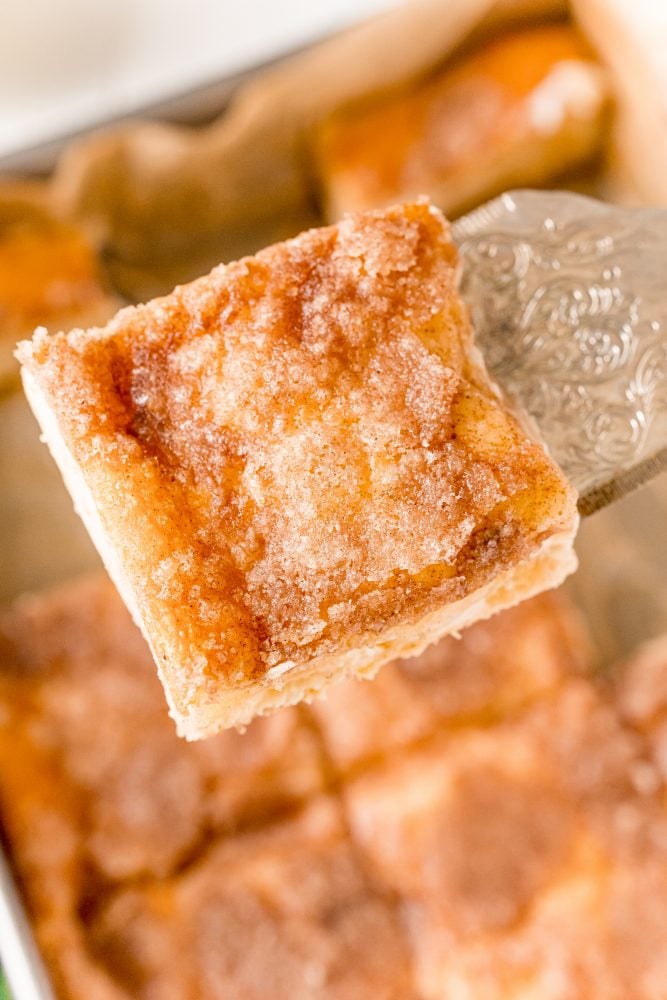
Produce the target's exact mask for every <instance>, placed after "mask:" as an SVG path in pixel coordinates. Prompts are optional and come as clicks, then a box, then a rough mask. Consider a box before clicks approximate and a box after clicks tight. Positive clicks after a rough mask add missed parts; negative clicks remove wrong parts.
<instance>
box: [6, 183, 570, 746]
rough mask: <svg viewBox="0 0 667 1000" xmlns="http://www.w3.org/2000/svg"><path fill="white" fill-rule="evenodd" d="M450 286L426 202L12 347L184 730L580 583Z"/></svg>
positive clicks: (299, 694) (566, 505) (549, 489)
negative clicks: (565, 583) (98, 324)
mask: <svg viewBox="0 0 667 1000" xmlns="http://www.w3.org/2000/svg"><path fill="white" fill-rule="evenodd" d="M456 286H457V255H456V250H455V248H454V246H453V244H452V242H451V240H450V236H449V230H448V227H447V224H446V222H445V220H444V219H443V217H442V216H441V215H440V213H439V212H437V211H436V210H435V209H434V208H432V207H431V206H430V205H429V204H428V203H427V202H425V201H420V202H417V203H414V204H407V205H404V206H400V207H395V208H391V209H388V210H386V211H384V212H377V213H368V214H359V215H356V216H350V217H347V218H346V219H345V220H344V221H343V222H341V223H340V225H338V226H333V227H330V228H324V229H318V230H311V231H309V232H307V233H304V234H302V235H301V236H299V237H297V238H296V239H294V240H290V241H288V242H286V243H283V244H277V245H275V246H273V247H270V248H269V249H267V250H264V251H261V252H260V253H259V254H257V256H256V257H253V258H246V259H244V260H241V261H240V262H238V263H235V264H230V265H227V266H222V267H219V268H217V269H216V270H214V271H213V272H212V273H211V274H210V275H208V276H207V277H205V278H202V279H200V280H198V281H195V282H193V283H192V284H190V285H186V286H184V287H182V288H179V289H176V291H175V292H174V293H173V294H172V295H171V296H169V297H167V298H164V299H157V300H155V301H153V302H152V303H149V304H148V305H145V306H139V307H137V308H132V309H126V310H124V311H122V312H121V313H120V314H119V315H118V316H117V317H116V319H114V320H113V321H112V322H111V323H109V325H108V326H106V327H105V328H102V329H92V330H88V331H82V330H75V331H73V332H71V333H60V334H56V335H55V336H48V335H47V334H46V333H45V332H43V331H42V332H38V333H37V334H36V335H35V337H34V339H33V341H32V342H25V343H23V344H22V345H21V346H20V350H19V357H20V360H21V362H22V365H23V378H24V385H25V389H26V392H27V395H28V398H29V400H30V402H31V404H32V407H33V410H34V412H35V414H36V415H37V418H38V420H39V421H40V423H41V426H42V430H43V432H44V434H45V436H46V439H47V441H48V443H49V446H50V448H51V451H52V453H53V456H54V458H55V459H56V461H57V462H58V464H59V465H60V468H61V470H62V472H63V474H64V477H65V480H66V482H67V483H68V486H69V489H70V491H71V493H72V496H73V498H74V501H75V504H76V505H77V508H78V510H79V512H80V513H81V515H82V516H83V518H84V520H85V521H86V523H87V525H88V528H89V531H90V533H91V535H92V537H93V540H94V541H95V543H96V544H97V547H98V549H99V551H100V553H101V554H102V557H103V559H104V561H105V563H106V566H107V568H108V570H109V572H110V574H111V576H112V578H113V579H114V581H115V583H116V585H117V586H118V588H119V590H120V592H121V594H122V596H123V598H124V600H125V602H126V603H127V605H128V607H129V608H130V610H131V611H132V613H133V616H134V618H135V620H136V621H137V623H138V624H139V625H140V627H141V628H142V631H143V633H144V635H145V636H146V638H147V639H148V641H149V644H150V646H151V648H152V651H153V655H154V657H155V660H156V663H157V665H158V670H159V673H160V676H161V678H162V681H163V683H164V686H165V689H166V693H167V697H168V700H169V703H170V706H171V712H172V714H173V716H174V718H175V719H176V721H177V724H178V728H179V731H180V733H181V734H183V735H185V736H187V737H188V738H198V737H202V736H208V735H210V734H211V733H214V732H215V731H217V730H219V729H221V728H223V727H227V726H240V725H244V724H245V723H247V722H248V721H249V720H250V719H251V718H253V716H255V715H256V714H258V713H264V712H267V711H269V710H271V709H274V708H277V707H279V706H280V705H287V704H291V703H294V702H297V701H300V700H301V699H303V698H310V697H311V696H313V695H315V694H316V693H317V692H319V691H320V690H322V689H323V688H324V687H326V686H327V685H328V684H329V683H330V682H331V681H333V680H336V679H340V678H342V677H344V676H347V675H352V674H356V675H359V676H365V677H369V676H372V675H373V674H374V673H375V672H376V671H377V669H378V667H380V666H381V665H382V664H383V663H385V662H388V661H390V660H392V659H395V658H396V657H403V656H409V655H414V654H417V653H419V652H421V651H422V650H423V649H424V648H425V647H426V646H427V645H428V644H429V643H430V642H433V641H434V640H435V639H438V638H440V636H442V635H444V634H446V633H451V632H455V631H458V630H459V629H461V628H464V627H465V626H466V625H468V624H470V623H471V622H473V621H475V620H477V619H479V618H484V617H488V616H489V615H491V614H492V613H494V612H495V611H498V610H500V609H501V608H503V607H506V606H508V605H511V604H515V603H517V602H518V601H520V600H522V599H524V598H526V597H528V596H530V595H532V594H533V593H535V592H537V591H539V590H543V589H545V588H548V587H551V586H555V585H556V584H558V583H560V581H561V580H562V579H563V577H564V576H565V575H566V574H567V573H569V572H570V571H571V570H572V569H573V568H574V565H575V557H574V555H573V550H572V540H573V536H574V534H575V531H576V527H577V523H578V519H577V512H576V502H575V495H574V492H573V490H572V489H571V488H570V486H569V485H568V484H567V482H566V481H565V480H564V478H563V476H562V474H561V473H560V471H559V470H558V468H557V467H556V466H555V465H554V463H553V462H552V461H551V460H550V459H549V457H548V456H547V455H546V453H545V451H544V449H543V447H542V446H541V445H540V444H539V443H537V442H536V441H535V440H534V439H533V438H532V437H531V435H530V433H529V432H528V431H527V430H526V429H525V428H524V427H523V426H522V425H521V423H520V422H519V420H518V419H517V418H516V417H515V416H513V415H512V413H511V412H510V410H509V408H508V406H507V405H506V404H505V403H504V402H503V401H502V400H501V398H500V396H499V395H498V393H497V391H496V390H495V389H494V387H493V386H492V385H491V384H490V382H489V379H488V376H487V375H486V372H485V370H484V366H483V363H482V360H481V357H480V355H479V354H478V352H477V351H476V350H475V348H474V345H473V340H472V332H471V329H470V325H469V321H468V317H467V313H466V310H465V308H464V306H463V304H462V303H461V300H460V299H459V296H458V293H457V287H456Z"/></svg>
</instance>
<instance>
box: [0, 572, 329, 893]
mask: <svg viewBox="0 0 667 1000" xmlns="http://www.w3.org/2000/svg"><path fill="white" fill-rule="evenodd" d="M0 668H1V672H0V699H1V700H0V703H1V705H2V736H1V738H0V788H1V789H2V790H1V792H0V798H1V799H2V802H3V816H4V819H5V823H6V828H7V832H8V834H9V835H10V836H11V837H16V840H17V843H19V844H20V843H23V855H22V856H23V857H25V858H30V857H33V856H37V855H39V851H38V844H39V842H40V841H42V840H43V847H42V854H41V857H40V858H39V862H40V864H50V863H51V859H49V857H48V855H49V851H50V849H51V848H52V850H53V853H54V858H56V856H57V855H58V852H59V851H60V850H61V847H62V845H61V844H58V843H52V842H51V838H49V837H45V838H43V833H44V830H45V829H48V827H49V826H55V825H57V823H58V822H61V823H62V824H64V825H65V826H66V825H67V824H68V823H74V824H75V825H76V824H78V825H79V829H78V831H77V832H76V838H78V839H79V840H80V843H78V844H76V845H74V844H73V850H74V855H76V856H75V857H73V863H74V864H75V866H78V868H79V869H80V870H79V871H78V875H80V874H81V872H82V871H83V869H84V868H85V866H86V865H89V866H92V867H93V869H94V870H95V872H96V873H97V874H96V877H97V878H99V879H102V880H106V879H126V878H137V877H140V876H145V875H155V876H161V875H166V874H168V873H169V872H171V871H172V870H173V869H174V867H175V866H177V865H178V864H179V863H180V862H181V861H182V860H183V859H184V858H186V857H187V856H188V855H189V854H190V853H191V852H192V851H193V850H195V849H197V848H198V847H199V846H200V845H201V843H202V842H203V841H205V840H206V838H207V837H208V836H209V835H210V833H211V831H214V830H235V829H238V828H245V827H247V826H249V825H253V824H256V823H258V822H260V821H265V820H266V818H267V816H273V815H279V814H280V813H281V812H283V811H285V809H287V808H289V807H290V806H293V804H294V803H295V802H299V801H301V800H302V799H304V798H305V797H306V796H308V795H310V794H312V793H313V792H316V791H318V790H319V789H320V788H321V787H322V783H323V775H322V769H321V765H320V752H319V745H318V743H317V742H316V741H315V738H314V736H313V734H312V730H311V727H310V726H309V725H308V724H307V723H306V722H305V721H304V720H303V719H302V717H301V716H300V715H299V713H298V710H294V711H292V710H287V711H285V712H281V713H280V714H279V715H275V716H272V717H271V718H267V719H258V720H257V721H256V722H255V723H254V724H253V725H252V726H251V727H250V728H249V729H248V731H247V732H246V733H245V735H242V734H241V733H238V732H235V731H231V732H227V733H223V734H221V735H220V736H218V737H216V738H215V739H213V740H210V741H209V742H207V743H205V744H195V745H189V744H187V743H186V742H184V741H183V740H179V739H178V737H177V736H176V735H175V733H174V728H173V724H172V723H171V721H170V719H169V716H168V714H167V709H166V706H165V704H164V698H163V696H162V691H161V689H160V684H159V682H158V679H157V677H156V676H155V667H154V665H153V662H152V659H151V656H150V653H149V651H148V648H147V646H146V643H145V642H144V640H143V639H142V637H141V635H140V633H139V631H138V629H137V628H136V626H134V625H133V624H132V622H131V619H130V616H129V614H128V612H127V610H126V609H125V607H124V606H123V603H122V601H121V600H120V598H119V597H118V594H117V592H116V590H115V588H114V587H113V585H112V584H111V583H110V582H109V581H108V580H107V579H106V577H101V576H100V577H99V578H91V579H84V580H82V581H81V582H77V583H73V584H68V585H65V586H63V587H62V588H61V589H59V590H58V591H55V592H53V593H52V594H50V595H48V596H46V597H43V598H42V597H26V598H24V599H21V600H19V601H18V603H17V604H16V606H15V608H14V609H13V610H12V612H11V613H8V614H5V615H4V617H3V618H2V620H0ZM33 768H34V770H35V782H36V783H32V782H26V781H25V775H26V771H28V770H32V769H33ZM43 796H44V799H43V801H41V799H42V797H43ZM68 810H69V812H68ZM60 812H62V813H63V814H66V815H63V816H62V817H61V819H60V820H57V819H54V817H57V816H58V813H60ZM40 817H41V818H40ZM74 837H75V834H74V833H73V832H70V834H69V835H68V836H67V838H66V841H67V842H68V843H70V842H72V843H73V838H74ZM58 863H59V862H58Z"/></svg>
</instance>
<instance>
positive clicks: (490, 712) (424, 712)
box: [309, 591, 593, 776]
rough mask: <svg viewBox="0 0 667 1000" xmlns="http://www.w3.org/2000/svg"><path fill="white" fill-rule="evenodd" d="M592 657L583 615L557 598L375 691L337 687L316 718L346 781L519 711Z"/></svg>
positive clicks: (406, 664)
mask: <svg viewBox="0 0 667 1000" xmlns="http://www.w3.org/2000/svg"><path fill="white" fill-rule="evenodd" d="M592 659H593V651H592V648H591V644H590V640H589V638H588V634H587V631H586V629H585V627H584V624H583V622H582V621H581V620H580V617H579V614H578V613H577V610H576V609H575V608H574V607H573V606H572V605H571V604H570V602H569V601H567V600H566V599H565V596H564V595H563V594H562V593H561V592H560V591H551V592H549V593H546V594H539V595H538V596H537V597H532V598H530V600H528V601H523V602H522V603H521V604H519V605H517V607H514V608H508V609H507V610H506V611H503V612H502V614H499V615H494V617H493V618H490V619H489V620H488V621H484V622H477V624H475V625H471V626H470V628H467V629H466V630H465V631H464V632H463V634H462V635H461V637H460V638H459V639H455V638H453V637H452V636H448V637H446V638H444V639H441V640H440V642H437V643H435V644H434V645H432V646H429V647H428V648H427V649H425V650H424V652H423V653H422V654H421V655H420V656H416V657H414V658H412V659H407V660H397V661H396V662H395V663H390V664H387V666H385V667H384V668H383V669H382V670H381V671H380V673H379V674H378V676H377V677H376V679H375V681H374V682H373V684H364V683H363V682H362V681H358V680H355V679H353V680H348V681H343V682H342V683H340V684H334V685H332V686H331V687H330V688H329V690H328V691H327V693H326V696H325V697H323V698H320V699H318V700H317V701H315V702H313V704H312V705H311V706H310V709H309V711H310V712H311V713H312V714H313V715H314V717H315V719H316V720H317V724H318V726H319V728H320V731H321V733H322V738H323V740H324V744H325V747H326V751H327V756H328V758H329V759H330V761H331V763H332V765H333V767H334V769H335V771H336V773H337V774H338V775H339V776H345V775H348V774H349V773H350V772H351V771H356V770H357V769H358V768H360V767H364V766H367V765H368V764H369V763H372V762H373V761H377V760H378V759H381V758H383V757H384V756H386V755H387V754H391V753H394V752H396V751H398V750H401V749H402V748H404V747H406V746H411V745H412V744H414V743H418V742H422V741H424V740H425V739H427V738H429V737H432V736H434V735H435V734H436V733H437V732H442V731H445V730H449V729H458V728H460V727H461V726H463V725H466V726H470V725H485V726H486V725H492V724H494V723H496V722H499V721H501V720H502V719H504V718H506V717H507V716H509V715H512V714H516V713H517V712H519V711H521V710H523V709H524V708H526V707H528V706H530V705H532V704H533V703H534V702H537V701H540V700H543V699H545V698H548V697H550V696H552V695H554V694H555V692H557V691H558V690H559V688H560V687H561V685H562V684H564V683H566V682H567V681H568V680H570V679H571V678H573V677H576V676H577V675H578V674H582V675H583V674H584V673H585V672H586V671H587V670H588V669H589V668H590V664H591V661H592Z"/></svg>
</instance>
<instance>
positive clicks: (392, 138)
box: [315, 24, 606, 218]
mask: <svg viewBox="0 0 667 1000" xmlns="http://www.w3.org/2000/svg"><path fill="white" fill-rule="evenodd" d="M605 105H606V86H605V84H604V82H603V77H602V74H601V71H600V70H599V69H598V68H597V67H596V66H595V65H594V63H593V60H592V58H591V56H590V52H589V50H588V49H587V47H586V45H585V44H584V43H583V42H582V40H581V39H580V38H579V36H578V35H577V33H576V31H575V30H574V29H573V28H572V27H570V26H567V25H559V24H551V25H542V26H535V27H529V28H523V29H515V30H513V31H508V32H506V33H505V34H504V35H501V36H500V37H495V38H493V39H492V40H491V41H487V42H485V43H483V44H482V45H481V46H480V47H479V48H478V49H476V50H474V51H472V52H469V53H467V54H465V55H463V56H462V57H460V58H459V59H458V60H457V62H456V63H454V64H453V65H449V66H447V67H446V68H445V69H444V70H443V71H441V72H440V73H439V74H438V75H437V76H436V77H434V78H433V79H432V80H428V81H427V82H425V83H423V84H420V85H417V86H416V87H413V88H412V89H411V90H408V91H405V92H404V93H401V94H398V95H396V96H390V97H385V98H382V99H376V100H375V101H370V102H368V103H367V104H366V105H365V106H364V105H360V106H359V108H357V109H350V110H348V111H343V112H340V113H339V114H338V115H336V116H334V117H333V118H332V119H330V120H329V121H328V122H326V123H325V124H324V125H323V126H322V127H321V128H320V130H319V132H318V135H317V139H316V143H315V159H316V167H317V171H318V173H319V176H320V179H321V182H322V185H323V190H324V198H325V202H326V207H327V214H328V216H329V217H330V218H338V217H339V216H340V215H341V214H342V213H343V212H344V211H352V210H355V211H356V210H359V209H368V208H378V207H381V206H383V205H387V204H391V203H392V202H395V201H400V200H403V199H405V198H410V197H415V195H418V194H428V195H429V196H430V197H431V198H433V199H434V201H436V202H437V204H439V205H440V207H441V208H442V209H443V211H445V212H446V213H448V214H452V213H458V212H461V211H463V210H465V209H467V208H469V207H472V206H473V205H474V204H476V203H479V202H480V201H483V200H484V199H486V198H489V197H491V196H492V195H494V194H498V193H499V192H500V191H502V190H504V189H506V188H507V187H512V186H527V185H536V184H544V183H546V182H547V181H548V180H549V179H551V178H553V177H554V176H556V175H558V174H559V173H563V172H564V171H566V170H570V169H572V168H573V167H576V166H578V165H579V164H580V163H582V162H583V161H585V160H586V159H589V158H590V157H591V156H593V155H594V154H595V151H596V149H599V147H600V145H601V142H602V138H603V134H602V125H603V121H604V110H605Z"/></svg>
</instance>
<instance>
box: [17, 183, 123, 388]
mask: <svg viewBox="0 0 667 1000" xmlns="http://www.w3.org/2000/svg"><path fill="white" fill-rule="evenodd" d="M120 304H121V303H120V300H119V299H116V298H114V297H113V296H112V295H109V294H107V292H106V291H105V289H104V287H103V281H102V274H101V271H100V267H99V264H98V262H97V260H96V257H95V253H94V250H93V248H92V246H91V244H90V243H89V241H88V240H87V238H86V237H85V235H84V234H83V232H82V231H81V230H79V229H78V228H76V227H75V226H73V225H71V224H69V223H66V222H63V221H61V220H60V219H58V218H57V217H56V216H55V215H54V214H53V213H52V212H51V211H50V209H49V206H48V201H47V198H46V193H45V191H44V190H43V189H42V187H41V186H40V185H39V184H38V183H34V184H30V183H20V182H5V183H4V184H1V185H0V387H2V386H3V385H5V384H6V383H8V382H10V381H11V379H12V378H13V377H14V376H15V375H16V374H17V365H16V361H15V360H14V357H13V354H14V349H15V347H16V341H17V340H19V339H20V338H21V337H28V336H31V335H32V332H33V330H34V329H35V327H36V326H39V325H43V326H46V327H48V328H49V329H51V330H62V329H69V327H71V326H76V325H81V324H82V323H83V324H86V325H88V324H92V323H103V322H106V320H107V319H109V318H110V317H111V316H112V315H113V313H114V312H116V311H117V310H118V308H119V307H120Z"/></svg>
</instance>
